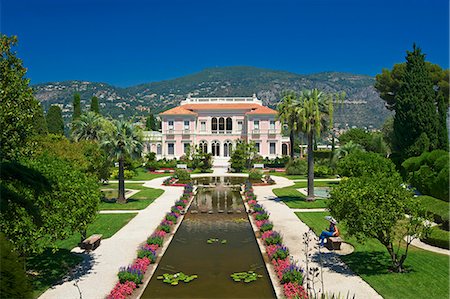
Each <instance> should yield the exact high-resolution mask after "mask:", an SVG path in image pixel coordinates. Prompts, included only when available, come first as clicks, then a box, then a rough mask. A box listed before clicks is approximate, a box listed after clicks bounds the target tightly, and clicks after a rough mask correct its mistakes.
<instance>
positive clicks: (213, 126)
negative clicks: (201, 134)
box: [211, 117, 217, 132]
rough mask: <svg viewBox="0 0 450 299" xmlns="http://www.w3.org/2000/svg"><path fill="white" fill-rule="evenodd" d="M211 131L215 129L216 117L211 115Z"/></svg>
mask: <svg viewBox="0 0 450 299" xmlns="http://www.w3.org/2000/svg"><path fill="white" fill-rule="evenodd" d="M211 131H213V132H214V131H217V118H216V117H213V118H212V121H211Z"/></svg>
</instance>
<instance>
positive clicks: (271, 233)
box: [261, 230, 277, 241]
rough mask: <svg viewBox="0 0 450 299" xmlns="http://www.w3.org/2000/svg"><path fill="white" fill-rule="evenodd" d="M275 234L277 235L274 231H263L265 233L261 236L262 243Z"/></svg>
mask: <svg viewBox="0 0 450 299" xmlns="http://www.w3.org/2000/svg"><path fill="white" fill-rule="evenodd" d="M276 233H277V232H276V231H273V230H268V231H265V232H264V233H263V234H262V235H261V239H262V240H263V241H264V240H265V239H267V238H268V237H272V236H273V234H276Z"/></svg>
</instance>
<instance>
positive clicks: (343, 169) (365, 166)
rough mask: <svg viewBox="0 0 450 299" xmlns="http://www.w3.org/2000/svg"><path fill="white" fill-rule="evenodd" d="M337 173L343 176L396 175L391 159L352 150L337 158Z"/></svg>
mask: <svg viewBox="0 0 450 299" xmlns="http://www.w3.org/2000/svg"><path fill="white" fill-rule="evenodd" d="M337 173H338V174H339V175H340V176H345V177H361V176H366V175H369V176H372V175H377V174H380V173H382V174H383V175H385V176H396V175H398V172H397V170H396V169H395V165H394V163H392V161H391V160H389V159H387V158H384V157H382V156H380V155H379V154H377V153H371V152H354V153H352V154H349V155H347V156H346V157H344V158H342V159H341V160H339V162H338V163H337Z"/></svg>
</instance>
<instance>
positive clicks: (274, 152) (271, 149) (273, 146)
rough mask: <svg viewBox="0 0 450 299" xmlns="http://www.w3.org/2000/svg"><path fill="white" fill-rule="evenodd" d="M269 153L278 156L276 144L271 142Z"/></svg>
mask: <svg viewBox="0 0 450 299" xmlns="http://www.w3.org/2000/svg"><path fill="white" fill-rule="evenodd" d="M269 153H270V154H271V155H275V154H276V151H275V142H271V143H270V144H269Z"/></svg>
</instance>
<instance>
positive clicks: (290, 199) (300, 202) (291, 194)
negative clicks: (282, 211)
mask: <svg viewBox="0 0 450 299" xmlns="http://www.w3.org/2000/svg"><path fill="white" fill-rule="evenodd" d="M337 184H339V182H336V181H315V182H314V187H332V186H335V185H337ZM307 185H308V183H307V182H297V183H295V184H294V185H292V186H289V187H284V188H276V189H273V190H272V191H273V193H274V194H275V195H276V196H278V197H279V198H280V199H281V200H282V201H283V202H284V203H286V205H287V206H288V207H290V208H291V209H314V208H326V207H327V202H328V199H320V198H319V199H316V200H315V201H312V202H307V201H305V199H306V196H305V195H303V194H302V193H300V192H299V191H297V190H296V189H299V188H306V187H307Z"/></svg>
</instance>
